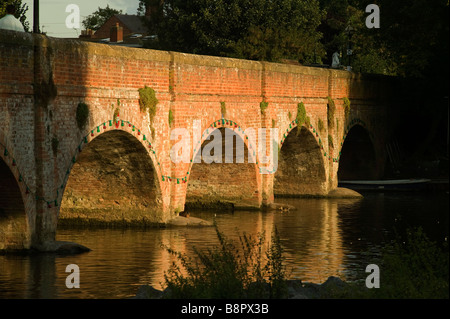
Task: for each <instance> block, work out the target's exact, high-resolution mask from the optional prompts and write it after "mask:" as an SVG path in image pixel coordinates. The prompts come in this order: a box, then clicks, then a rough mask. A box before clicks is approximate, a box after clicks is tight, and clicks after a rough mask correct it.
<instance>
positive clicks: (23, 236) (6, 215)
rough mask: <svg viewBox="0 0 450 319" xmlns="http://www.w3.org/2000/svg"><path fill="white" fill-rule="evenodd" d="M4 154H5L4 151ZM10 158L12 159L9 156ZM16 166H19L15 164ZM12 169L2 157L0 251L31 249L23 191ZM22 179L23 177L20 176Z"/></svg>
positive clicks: (0, 160) (0, 173)
mask: <svg viewBox="0 0 450 319" xmlns="http://www.w3.org/2000/svg"><path fill="white" fill-rule="evenodd" d="M2 152H5V151H4V150H3V149H2ZM8 157H11V158H13V157H12V154H9V156H8ZM14 165H17V164H16V163H15V162H14ZM15 175H16V174H14V172H13V170H12V169H11V167H10V164H9V161H8V160H7V159H6V158H5V159H3V158H2V157H1V156H0V250H21V249H28V248H29V247H30V233H31V232H30V228H29V221H28V218H29V216H28V214H27V211H26V208H25V202H24V198H23V190H22V188H23V187H21V185H20V184H19V183H18V179H17V176H15ZM19 178H21V176H19Z"/></svg>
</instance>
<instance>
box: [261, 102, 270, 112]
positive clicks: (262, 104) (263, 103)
mask: <svg viewBox="0 0 450 319" xmlns="http://www.w3.org/2000/svg"><path fill="white" fill-rule="evenodd" d="M268 107H269V102H261V103H259V108H260V109H261V114H262V115H265V114H266V109H267V108H268Z"/></svg>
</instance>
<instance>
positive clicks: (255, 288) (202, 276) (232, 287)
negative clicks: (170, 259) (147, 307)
mask: <svg viewBox="0 0 450 319" xmlns="http://www.w3.org/2000/svg"><path fill="white" fill-rule="evenodd" d="M216 233H217V237H218V240H219V246H218V247H216V248H215V249H208V250H206V251H199V250H196V249H194V251H195V254H196V256H195V257H193V258H191V257H188V256H186V255H183V254H181V253H179V252H176V251H174V250H172V249H171V248H169V247H166V249H167V250H168V251H169V252H170V253H171V254H173V255H175V256H176V257H177V260H178V262H174V263H173V265H172V267H171V268H170V270H169V271H168V272H167V273H166V274H165V283H166V286H167V289H166V291H167V294H166V295H165V297H166V298H177V299H184V298H213V299H224V298H227V299H228V298H233V299H242V298H252V299H255V298H256V299H262V298H286V297H287V285H286V269H285V266H284V263H283V260H284V259H283V256H282V253H283V249H282V245H281V241H280V237H279V235H278V232H277V230H276V229H275V230H274V232H273V233H272V240H271V245H270V247H269V248H268V249H267V250H265V243H264V236H263V234H259V235H258V236H257V237H256V238H254V237H252V236H249V235H247V234H243V235H239V240H238V241H237V243H235V242H232V241H231V240H229V239H228V238H226V237H225V235H224V234H223V233H222V232H220V231H219V230H218V228H217V226H216Z"/></svg>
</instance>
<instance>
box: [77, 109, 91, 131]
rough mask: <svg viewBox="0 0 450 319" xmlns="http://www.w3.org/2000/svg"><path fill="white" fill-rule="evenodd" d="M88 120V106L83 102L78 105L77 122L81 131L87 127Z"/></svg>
mask: <svg viewBox="0 0 450 319" xmlns="http://www.w3.org/2000/svg"><path fill="white" fill-rule="evenodd" d="M88 118H89V107H88V105H87V104H86V103H83V102H81V103H78V106H77V115H76V120H77V126H78V128H79V129H80V130H82V129H83V128H84V127H85V126H86V124H87V120H88Z"/></svg>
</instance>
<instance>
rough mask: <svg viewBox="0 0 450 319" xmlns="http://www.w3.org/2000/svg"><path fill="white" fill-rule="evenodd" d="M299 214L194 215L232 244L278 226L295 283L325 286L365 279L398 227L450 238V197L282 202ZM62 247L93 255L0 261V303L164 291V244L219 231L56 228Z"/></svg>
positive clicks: (189, 242)
mask: <svg viewBox="0 0 450 319" xmlns="http://www.w3.org/2000/svg"><path fill="white" fill-rule="evenodd" d="M277 201H278V202H285V203H288V204H291V205H294V206H296V207H297V210H292V211H289V212H280V211H270V212H255V211H239V212H234V213H224V212H220V211H215V212H207V211H203V212H191V216H196V217H200V218H204V219H207V220H209V221H213V220H214V219H215V220H216V222H217V225H218V227H219V229H220V230H221V231H222V232H223V233H225V235H226V236H227V237H228V238H230V239H232V240H236V239H238V236H239V235H242V234H243V233H247V234H251V235H257V234H262V233H263V234H264V236H265V240H266V242H269V240H270V236H271V233H272V231H273V229H274V228H275V227H276V228H277V229H278V231H279V234H280V237H281V242H282V245H283V248H284V252H285V257H286V265H287V268H288V270H289V274H290V277H291V278H297V279H301V280H302V281H309V282H323V281H324V280H325V279H326V278H327V277H329V276H340V277H342V278H343V279H347V280H357V279H361V278H360V276H361V275H365V273H364V269H365V266H366V265H367V264H370V263H372V262H373V259H374V258H375V257H376V256H378V255H379V253H380V251H381V249H382V247H383V245H384V243H385V242H386V241H388V240H389V239H390V238H392V237H393V235H392V229H393V227H394V226H395V227H397V226H398V224H399V221H400V222H401V223H402V224H407V225H422V226H423V227H424V229H425V230H426V231H427V233H430V234H432V235H433V236H435V238H432V239H442V238H443V237H444V236H448V194H444V195H442V194H441V195H432V196H426V197H425V196H424V197H421V198H419V197H417V196H414V195H405V194H397V195H388V194H385V195H381V194H369V195H367V196H366V197H365V198H364V199H362V200H323V199H279V200H277ZM57 239H58V240H66V241H74V242H77V243H80V244H82V245H85V246H87V247H89V248H91V249H92V251H91V252H89V253H85V254H82V255H77V256H55V255H51V254H49V255H37V256H11V255H6V256H0V298H128V297H132V296H134V295H135V294H136V292H137V290H138V287H139V286H140V285H144V284H150V285H152V286H154V287H156V288H161V284H162V283H163V282H164V273H165V272H166V271H167V270H168V269H169V267H170V266H171V264H172V262H173V261H175V257H174V256H172V255H171V254H169V253H168V252H167V251H166V250H165V249H164V248H162V247H161V244H164V245H165V246H168V247H170V248H172V249H174V250H176V251H179V252H181V253H184V254H187V255H191V256H192V255H193V247H196V248H198V249H206V248H212V247H214V246H217V245H218V244H219V243H218V240H217V236H216V233H215V230H214V228H212V227H208V228H167V229H59V230H58V234H57ZM68 264H77V265H78V266H79V268H80V286H81V288H80V289H68V288H66V286H65V280H66V277H67V276H68V275H69V274H68V273H66V272H65V269H66V266H67V265H68Z"/></svg>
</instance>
